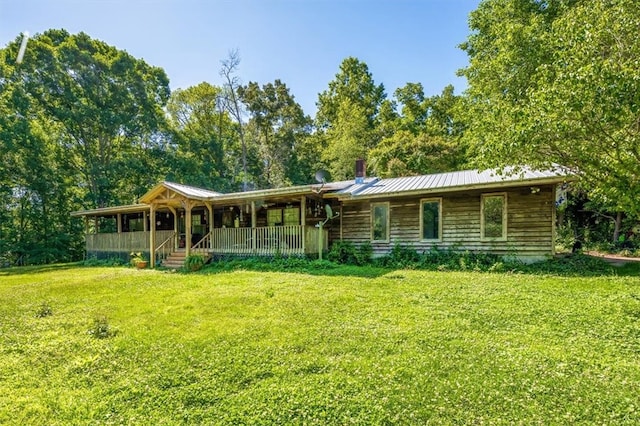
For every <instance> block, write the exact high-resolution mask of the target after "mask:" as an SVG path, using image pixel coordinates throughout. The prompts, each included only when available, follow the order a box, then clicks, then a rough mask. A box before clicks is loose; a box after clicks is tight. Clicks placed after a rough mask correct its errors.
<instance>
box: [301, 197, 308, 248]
mask: <svg viewBox="0 0 640 426" xmlns="http://www.w3.org/2000/svg"><path fill="white" fill-rule="evenodd" d="M300 225H301V226H300V239H301V240H302V253H306V252H307V249H306V242H307V197H306V196H305V195H303V196H302V198H300Z"/></svg>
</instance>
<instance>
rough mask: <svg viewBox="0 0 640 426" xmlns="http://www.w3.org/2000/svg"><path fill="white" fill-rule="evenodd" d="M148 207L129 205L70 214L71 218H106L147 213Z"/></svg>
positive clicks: (146, 205) (144, 205) (145, 205)
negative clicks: (124, 214) (123, 214)
mask: <svg viewBox="0 0 640 426" xmlns="http://www.w3.org/2000/svg"><path fill="white" fill-rule="evenodd" d="M149 208H150V206H149V205H148V204H130V205H126V206H114V207H102V208H99V209H90V210H79V211H76V212H71V213H70V214H71V216H72V217H81V216H108V215H114V214H118V213H142V212H146V211H149Z"/></svg>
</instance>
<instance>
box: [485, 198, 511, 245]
mask: <svg viewBox="0 0 640 426" xmlns="http://www.w3.org/2000/svg"><path fill="white" fill-rule="evenodd" d="M480 238H481V239H483V240H506V239H507V194H506V193H504V192H501V193H495V194H482V201H481V206H480Z"/></svg>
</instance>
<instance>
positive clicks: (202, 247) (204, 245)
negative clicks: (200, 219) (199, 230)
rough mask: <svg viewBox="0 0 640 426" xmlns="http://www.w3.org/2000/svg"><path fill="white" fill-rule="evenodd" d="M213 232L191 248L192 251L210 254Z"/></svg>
mask: <svg viewBox="0 0 640 426" xmlns="http://www.w3.org/2000/svg"><path fill="white" fill-rule="evenodd" d="M210 242H211V231H209V233H207V234H206V235H205V236H204V237H202V238H200V241H198V242H197V243H195V244H194V245H193V246H191V250H192V251H194V252H203V251H204V252H208V251H210V248H209V247H210Z"/></svg>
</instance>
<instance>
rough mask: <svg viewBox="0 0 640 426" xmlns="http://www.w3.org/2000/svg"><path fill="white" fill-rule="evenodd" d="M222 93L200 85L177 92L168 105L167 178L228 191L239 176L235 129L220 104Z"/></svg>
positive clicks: (240, 173)
mask: <svg viewBox="0 0 640 426" xmlns="http://www.w3.org/2000/svg"><path fill="white" fill-rule="evenodd" d="M222 96H223V89H222V88H220V87H216V86H212V85H211V84H209V83H206V82H203V83H200V84H198V85H196V86H192V87H189V88H187V89H184V90H180V89H178V90H176V91H174V92H173V93H172V94H171V97H170V98H169V101H168V103H167V112H168V114H169V124H170V126H171V134H172V138H173V143H174V149H175V152H174V156H175V158H174V160H173V162H174V167H173V169H172V170H171V172H170V175H172V176H175V179H177V180H180V181H181V182H185V183H188V184H191V185H195V186H201V187H204V188H215V189H217V190H219V191H230V190H234V189H236V188H237V185H238V183H241V182H236V176H241V175H242V169H241V168H239V167H238V164H240V163H241V161H240V160H241V152H239V151H240V150H239V148H240V147H239V143H238V133H237V129H236V126H237V125H238V124H237V123H234V122H233V121H232V119H231V117H230V116H229V113H228V111H227V110H226V109H225V108H224V106H223V104H222Z"/></svg>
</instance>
